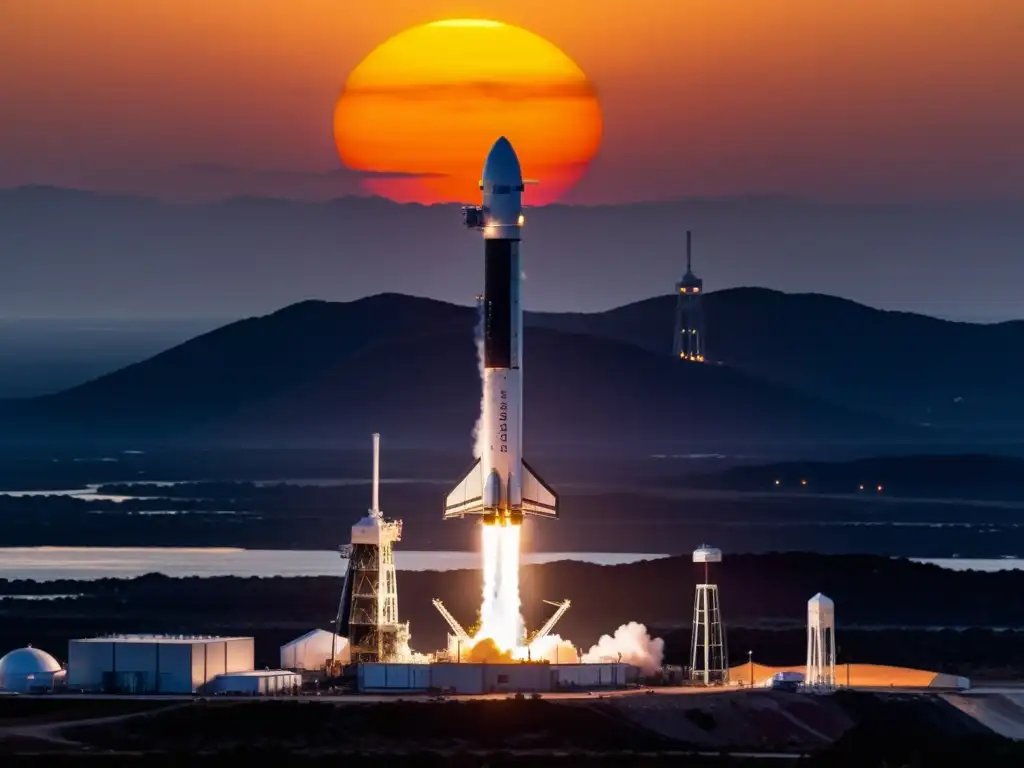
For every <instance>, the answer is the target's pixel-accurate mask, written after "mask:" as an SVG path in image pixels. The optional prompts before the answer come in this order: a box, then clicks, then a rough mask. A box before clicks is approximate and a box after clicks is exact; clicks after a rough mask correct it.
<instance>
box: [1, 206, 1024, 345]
mask: <svg viewBox="0 0 1024 768" xmlns="http://www.w3.org/2000/svg"><path fill="white" fill-rule="evenodd" d="M459 218H460V217H459V212H458V208H457V206H451V205H435V206H422V205H398V204H395V203H392V202H389V201H387V200H382V199H379V198H340V199H336V200H330V201H327V202H303V201H298V200H283V199H261V198H252V197H249V198H236V199H230V200H224V201H220V202H210V203H205V204H194V205H180V204H171V203H162V202H159V201H157V200H152V199H146V198H139V197H127V196H115V195H103V194H96V193H90V192H84V191H77V190H69V189H54V188H45V187H34V188H33V187H26V188H20V189H7V190H0V266H2V270H0V275H2V278H3V279H2V280H0V307H2V308H3V315H4V316H6V317H38V316H40V315H43V316H47V317H60V318H85V317H99V318H110V317H126V318H137V317H149V318H158V319H166V318H195V317H230V318H237V317H249V316H251V315H254V314H259V313H262V312H266V311H267V310H268V309H270V308H273V307H283V306H287V305H289V304H293V303H295V302H297V301H301V300H304V299H325V300H330V301H351V300H353V299H357V298H359V297H362V296H370V295H374V294H377V293H380V292H384V291H394V292H398V293H405V294H416V295H427V296H433V297H436V298H439V299H442V300H445V301H451V302H454V303H457V304H462V303H465V304H469V303H471V302H472V300H473V296H474V295H475V294H476V293H478V292H479V290H480V286H481V284H482V283H481V281H482V274H483V273H482V269H483V267H482V263H481V252H480V241H479V238H478V237H474V236H473V234H471V233H469V232H465V231H463V230H462V227H461V226H460V223H459ZM526 218H527V228H526V238H527V240H526V244H525V247H524V251H523V255H524V265H525V266H524V269H525V271H526V273H527V278H528V282H527V285H526V290H525V296H526V301H527V306H529V307H530V308H531V309H543V310H548V311H564V310H566V309H572V310H584V311H598V310H603V309H605V308H607V307H613V306H618V305H620V304H625V303H627V302H630V301H635V300H637V299H640V298H643V297H646V296H654V295H657V294H659V293H670V292H671V290H672V285H673V284H674V283H675V281H676V280H678V279H679V277H680V275H681V273H682V271H683V265H684V262H685V256H684V253H683V251H684V237H683V233H684V231H685V230H687V229H691V230H693V231H694V243H695V261H694V266H695V269H696V271H697V273H698V274H699V275H700V276H701V277H702V278H703V279H704V280H705V288H706V289H707V290H709V291H712V290H718V289H722V288H731V287H736V286H741V285H760V286H766V287H769V288H777V289H782V290H786V291H795V292H804V291H820V292H823V293H829V294H833V295H838V296H847V297H850V298H854V299H856V300H858V301H861V302H864V303H866V304H870V305H872V306H883V307H888V308H891V309H904V308H909V307H913V308H915V309H917V310H919V311H923V312H926V313H928V314H932V315H936V316H940V317H958V318H970V319H975V318H982V319H1009V318H1014V317H1016V316H1017V313H1019V311H1020V301H1019V295H1018V291H1017V286H1019V285H1020V284H1022V283H1024V260H1022V259H1020V258H1019V256H1020V253H1021V251H1022V248H1024V206H1022V205H1021V204H1020V203H1003V204H1000V203H989V202H985V203H973V204H971V203H957V204H953V203H950V204H937V203H936V204H927V205H926V204H918V205H912V204H906V205H883V204H879V205H856V204H839V203H835V204H828V203H821V202H813V201H801V200H793V199H785V198H772V197H734V198H698V199H689V200H680V201H673V202H659V203H653V202H652V203H637V204H631V205H610V206H599V207H585V206H566V205H555V206H545V207H542V208H531V209H530V210H529V211H528V212H527V217H526ZM760 322H762V323H764V322H766V319H765V318H760ZM711 338H712V339H715V340H716V341H717V340H721V339H722V335H721V334H719V333H715V332H712V334H711ZM840 344H848V345H851V346H856V342H854V341H852V340H850V341H841V340H837V345H840ZM869 352H870V350H867V349H863V348H860V353H861V354H865V355H866V354H868V353H869Z"/></svg>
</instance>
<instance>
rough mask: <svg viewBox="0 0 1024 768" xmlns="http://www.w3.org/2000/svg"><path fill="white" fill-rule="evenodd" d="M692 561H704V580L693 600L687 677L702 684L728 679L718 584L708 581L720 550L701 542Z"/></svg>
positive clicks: (719, 560) (727, 654) (720, 556)
mask: <svg viewBox="0 0 1024 768" xmlns="http://www.w3.org/2000/svg"><path fill="white" fill-rule="evenodd" d="M693 562H695V563H702V564H703V565H704V583H702V584H698V585H697V593H696V595H695V597H694V601H693V641H692V643H691V646H690V677H691V679H693V680H700V681H702V682H703V683H704V685H711V684H712V683H722V684H724V683H727V682H729V652H728V649H727V647H726V644H725V627H724V626H723V625H722V609H721V603H720V602H719V599H718V585H717V584H709V583H708V576H709V565H710V564H711V563H720V562H722V550H720V549H715V548H714V547H708V546H705V545H701V547H700V548H699V549H696V550H694V552H693Z"/></svg>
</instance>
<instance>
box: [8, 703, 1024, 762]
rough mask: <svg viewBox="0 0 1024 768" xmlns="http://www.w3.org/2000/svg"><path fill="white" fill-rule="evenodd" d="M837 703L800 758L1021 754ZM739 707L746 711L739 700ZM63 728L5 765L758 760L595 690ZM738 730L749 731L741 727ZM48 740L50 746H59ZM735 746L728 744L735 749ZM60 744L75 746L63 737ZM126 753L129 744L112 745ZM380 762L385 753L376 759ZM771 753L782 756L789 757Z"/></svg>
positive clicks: (286, 706)
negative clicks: (673, 732) (699, 745)
mask: <svg viewBox="0 0 1024 768" xmlns="http://www.w3.org/2000/svg"><path fill="white" fill-rule="evenodd" d="M690 698H692V697H687V700H689V699H690ZM45 703H46V704H56V703H57V702H52V701H50V702H45ZM136 703H137V702H136ZM677 704H678V705H679V706H683V704H684V703H683V702H682V701H679V702H677ZM693 704H694V705H695V706H693V707H690V708H688V709H685V710H681V714H682V715H683V716H684V717H686V718H687V719H690V720H691V721H693V722H696V723H697V724H698V727H701V728H704V730H706V731H709V732H710V731H714V730H715V728H716V727H717V722H716V721H715V719H714V718H713V717H711V716H710V715H708V714H707V713H706V712H703V711H702V709H701V707H702V706H707V705H709V700H708V699H707V698H706V697H697V698H693ZM735 704H736V705H738V706H739V707H740V708H741V709H742V708H743V706H744V705H743V703H742V698H741V699H739V700H737V701H736V702H735ZM836 705H838V706H839V708H840V709H841V710H845V712H846V713H848V715H849V716H850V717H851V719H852V720H853V723H854V724H853V726H852V727H851V728H849V729H848V730H847V731H846V732H845V733H844V734H843V735H841V736H839V738H838V740H837V741H836V742H834V743H833V744H832V745H830V746H827V747H825V748H820V747H819V748H818V749H816V750H814V753H813V754H812V756H811V757H810V758H809V759H806V760H804V761H801V762H800V764H801V765H810V766H821V767H822V768H826V767H830V766H837V767H838V766H851V767H852V766H857V768H874V767H875V766H879V768H880V767H881V766H892V765H902V766H915V767H916V766H921V767H922V768H923V767H924V766H960V765H968V764H975V763H977V764H979V765H985V766H997V767H999V766H1004V765H1005V766H1016V765H1019V764H1020V763H1019V761H1020V760H1021V758H1022V757H1024V746H1022V745H1020V744H1015V743H1013V742H1011V741H1008V740H1006V739H1002V738H1000V737H997V736H995V735H994V734H992V732H991V731H989V730H988V729H986V728H985V727H984V726H981V725H980V724H979V723H977V722H976V721H974V720H972V719H971V718H969V717H966V716H964V715H962V714H961V713H960V712H958V711H957V710H955V709H954V708H953V707H951V706H949V705H948V704H946V703H945V702H943V701H941V700H940V699H938V698H936V697H921V696H908V695H892V694H890V695H873V694H865V693H856V692H847V691H840V692H838V693H837V694H836V695H835V697H834V699H832V700H831V701H829V700H825V699H809V700H806V701H804V702H802V703H801V704H800V706H799V707H798V708H797V710H795V711H799V712H801V713H803V714H805V715H806V714H808V709H807V708H808V707H810V708H812V709H813V708H815V707H823V708H825V709H833V708H834V707H835V706H836ZM687 706H689V701H687ZM164 707H166V704H164ZM58 711H59V710H58ZM140 711H141V709H140ZM729 711H730V712H731V711H733V710H732V709H730V710H729ZM735 714H736V716H742V713H741V712H740V711H738V710H737V711H736V712H735ZM702 715H703V716H702ZM725 716H727V717H728V716H729V715H725ZM798 716H799V715H798ZM811 719H812V721H813V718H811ZM698 721H699V722H698ZM791 725H792V724H791ZM705 726H706V727H705ZM60 735H61V736H62V737H63V738H66V739H71V740H73V741H77V742H79V743H80V744H81V747H79V748H78V749H79V750H83V749H89V750H90V751H91V750H92V749H98V750H99V752H98V753H94V754H93V755H89V754H88V753H86V752H80V753H79V754H77V755H54V754H49V753H46V752H44V753H43V754H41V755H40V756H39V757H35V758H30V759H26V758H21V757H18V758H14V759H13V760H11V759H10V757H12V756H13V754H17V753H19V752H28V751H33V747H34V748H35V749H36V750H39V751H42V750H43V749H45V748H46V747H47V745H46V744H45V743H44V742H39V743H38V744H32V743H31V742H29V743H25V740H21V741H20V742H19V741H18V740H17V739H11V740H10V741H5V740H4V739H3V738H2V736H0V754H5V755H7V756H8V759H7V761H6V762H5V764H13V765H35V764H43V763H42V761H43V760H46V762H45V764H46V765H71V764H75V765H79V764H81V765H92V764H96V765H99V764H100V763H94V759H95V758H99V757H101V758H102V759H103V760H104V762H103V763H102V764H103V765H115V766H116V765H128V764H131V765H137V764H138V765H141V764H142V763H141V762H133V761H135V760H137V759H138V758H145V759H146V760H147V763H146V764H150V765H152V764H155V765H171V764H180V761H182V760H187V761H188V762H189V764H198V765H205V764H207V762H206V761H207V760H209V759H210V758H213V757H216V758H219V759H221V760H224V759H228V760H230V761H231V762H232V763H241V762H250V763H252V762H258V763H259V764H268V763H274V762H278V763H281V762H283V763H286V764H288V765H319V764H325V763H322V762H321V760H326V759H328V758H333V759H334V760H337V759H338V758H344V759H349V760H358V761H359V762H360V764H363V761H364V760H365V761H367V762H366V763H365V764H368V765H393V764H395V761H396V760H400V761H401V763H402V764H403V765H411V766H419V765H423V766H433V765H440V764H441V763H440V762H439V761H441V760H444V761H445V762H444V763H443V764H444V765H446V766H454V767H455V768H457V767H458V766H483V765H488V766H501V765H510V766H513V765H525V764H526V762H525V761H526V760H529V761H530V762H529V764H530V765H541V766H544V765H553V766H568V765H600V766H605V765H607V766H619V765H630V766H634V765H655V764H657V765H661V764H669V763H668V762H666V761H668V760H671V761H672V763H671V764H673V765H683V766H691V765H692V766H703V765H707V766H712V765H731V766H739V765H747V764H748V762H749V763H750V764H754V762H755V761H754V760H745V759H743V758H733V757H728V756H726V755H724V754H723V756H722V757H696V756H689V755H686V754H684V751H687V750H689V749H692V748H693V746H691V745H687V744H685V743H682V742H680V741H677V740H674V739H670V738H667V737H664V736H660V735H658V734H656V733H654V732H653V731H651V730H648V729H647V728H645V727H643V726H642V725H635V724H633V723H632V722H631V721H630V720H629V719H627V718H625V717H623V716H622V714H621V713H620V712H619V711H618V710H617V709H616V707H615V706H614V705H611V704H607V705H606V704H604V703H602V702H600V701H596V702H592V703H588V704H586V705H578V704H557V703H551V702H546V701H543V700H542V701H532V700H522V701H517V700H505V701H488V702H463V703H455V702H447V703H411V702H403V701H401V700H398V701H395V702H392V703H387V704H354V705H342V706H336V705H332V704H324V703H319V702H315V701H314V702H295V701H268V702H253V703H234V702H231V703H227V702H202V701H200V702H197V703H195V704H192V705H186V706H183V707H182V706H173V707H166V708H165V709H164V711H156V712H153V713H151V714H150V715H148V716H143V717H136V718H131V719H126V720H120V721H114V722H110V723H105V724H95V725H89V726H84V725H83V726H75V725H69V726H68V727H67V728H64V729H62V730H61V732H60ZM747 738H756V736H754V734H747ZM48 748H49V749H50V750H52V749H54V745H52V744H50V745H48ZM743 748H744V747H743V746H742V745H740V744H737V745H736V746H734V747H731V748H730V749H735V750H741V749H743ZM64 749H65V750H67V751H70V750H75V747H74V746H72V745H67V746H65V747H64ZM705 749H707V747H705ZM711 751H713V752H714V751H719V750H711ZM721 751H722V752H723V753H725V752H727V751H728V750H721ZM794 751H796V752H801V751H805V750H802V749H799V748H797V749H795V750H794ZM124 752H129V753H131V754H120V753H124ZM12 753H13V754H12ZM384 759H388V760H390V761H391V762H380V761H381V760H384ZM76 760H78V761H80V762H76ZM175 761H178V762H175ZM1015 761H1017V762H1015ZM773 763H777V764H779V765H788V764H789V763H787V762H786V761H785V760H776V761H773ZM210 764H212V763H210ZM221 764H223V763H221Z"/></svg>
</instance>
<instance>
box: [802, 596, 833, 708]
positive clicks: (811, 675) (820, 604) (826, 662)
mask: <svg viewBox="0 0 1024 768" xmlns="http://www.w3.org/2000/svg"><path fill="white" fill-rule="evenodd" d="M804 685H807V686H808V687H812V688H825V689H831V688H835V687H836V604H835V603H834V602H832V601H831V600H830V599H829V598H827V597H825V596H824V595H823V594H821V592H819V593H818V594H816V595H815V596H814V597H812V598H811V599H810V600H808V601H807V672H806V674H805V675H804Z"/></svg>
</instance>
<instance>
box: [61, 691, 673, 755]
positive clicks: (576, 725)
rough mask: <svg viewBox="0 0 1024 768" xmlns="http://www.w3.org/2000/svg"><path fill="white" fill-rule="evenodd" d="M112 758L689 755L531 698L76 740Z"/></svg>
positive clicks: (269, 705) (110, 732)
mask: <svg viewBox="0 0 1024 768" xmlns="http://www.w3.org/2000/svg"><path fill="white" fill-rule="evenodd" d="M68 737H69V738H72V739H76V740H78V739H80V740H83V741H88V742H89V743H90V744H93V745H95V746H99V747H103V748H105V749H120V750H133V749H158V750H159V749H169V748H172V747H176V748H179V749H180V748H185V749H188V750H192V751H201V750H205V749H211V748H216V747H224V746H234V745H240V744H249V745H253V744H254V743H255V744H259V743H261V742H262V743H266V744H268V745H269V744H276V745H281V746H291V747H302V748H309V749H318V748H326V747H333V748H335V749H337V748H348V749H360V750H373V749H387V750H402V749H403V748H405V749H408V748H416V749H453V748H458V749H483V750H501V749H538V750H539V749H548V750H558V749H581V750H593V751H615V750H624V749H636V750H645V751H656V750H664V749H668V748H673V747H674V748H677V749H678V748H683V747H685V746H686V745H682V744H679V743H678V742H674V741H672V740H670V739H667V738H664V737H661V736H658V735H657V734H654V733H651V732H649V731H646V730H644V729H641V728H637V727H635V726H633V725H632V724H630V723H629V722H628V721H625V720H620V719H618V718H616V717H615V716H614V715H613V713H602V712H600V711H598V710H597V709H596V708H595V707H576V706H565V705H560V704H554V703H550V702H547V701H543V700H541V701H535V700H530V699H524V700H521V701H520V700H511V701H469V702H448V703H445V704H440V705H429V704H427V705H425V704H422V703H418V702H400V701H396V702H394V703H387V704H370V705H340V706H332V705H320V704H318V703H317V702H294V701H268V702H259V703H256V704H254V705H245V704H242V705H239V704H233V703H232V704H220V703H210V704H208V705H203V704H199V705H196V706H192V707H185V708H179V709H174V710H168V711H166V712H163V713H160V714H158V715H155V716H153V717H148V718H144V719H139V720H133V721H124V722H122V723H115V724H112V725H110V726H108V727H87V728H83V729H81V730H77V731H76V730H72V731H70V732H69V733H68Z"/></svg>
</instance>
